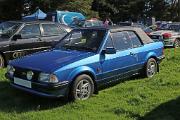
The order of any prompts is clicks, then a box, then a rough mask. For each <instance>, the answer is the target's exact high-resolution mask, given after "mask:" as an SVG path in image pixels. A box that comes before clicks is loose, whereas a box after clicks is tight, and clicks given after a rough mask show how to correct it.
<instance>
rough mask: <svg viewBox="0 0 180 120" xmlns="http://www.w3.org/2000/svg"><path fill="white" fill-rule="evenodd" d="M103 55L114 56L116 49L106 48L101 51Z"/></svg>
mask: <svg viewBox="0 0 180 120" xmlns="http://www.w3.org/2000/svg"><path fill="white" fill-rule="evenodd" d="M103 53H104V54H116V49H115V48H114V47H107V48H106V49H105V50H103Z"/></svg>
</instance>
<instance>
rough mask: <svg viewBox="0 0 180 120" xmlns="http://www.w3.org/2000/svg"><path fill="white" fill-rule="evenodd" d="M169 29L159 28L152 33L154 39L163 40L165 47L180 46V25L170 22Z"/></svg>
mask: <svg viewBox="0 0 180 120" xmlns="http://www.w3.org/2000/svg"><path fill="white" fill-rule="evenodd" d="M168 26H169V27H168V28H167V30H159V31H155V32H151V33H150V37H151V38H152V39H153V40H154V41H162V42H163V43H164V46H165V47H174V48H178V47H180V25H178V24H169V25H168Z"/></svg>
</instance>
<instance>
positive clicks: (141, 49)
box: [6, 27, 164, 100]
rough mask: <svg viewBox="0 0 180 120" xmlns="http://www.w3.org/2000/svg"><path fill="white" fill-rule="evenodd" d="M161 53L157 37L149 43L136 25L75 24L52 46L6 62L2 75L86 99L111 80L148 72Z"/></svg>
mask: <svg viewBox="0 0 180 120" xmlns="http://www.w3.org/2000/svg"><path fill="white" fill-rule="evenodd" d="M163 58H164V55H163V44H162V42H156V43H155V42H153V41H152V40H151V39H150V38H149V37H148V36H147V35H146V34H145V33H144V31H142V30H141V29H140V28H133V27H108V28H99V27H98V28H94V27H93V28H80V29H74V30H72V31H71V32H70V33H69V34H67V35H66V36H65V37H64V38H63V39H61V40H60V42H59V43H58V44H57V45H56V47H55V48H54V49H52V50H49V51H44V52H40V53H35V54H33V55H29V56H25V57H23V58H21V59H16V60H13V61H10V62H9V65H8V69H7V73H6V77H7V78H8V79H9V80H10V83H11V85H12V86H13V87H15V88H18V89H21V90H23V91H27V92H30V93H33V94H37V95H41V96H46V97H62V96H70V97H71V98H72V99H75V100H86V99H88V98H89V97H90V96H91V95H92V94H93V93H97V91H98V88H99V87H100V86H102V85H105V84H107V83H110V82H113V81H116V80H117V79H123V78H126V77H129V76H132V75H136V74H139V73H141V74H142V75H145V76H147V77H153V76H154V75H155V74H156V72H158V70H159V63H160V61H161V60H162V59H163Z"/></svg>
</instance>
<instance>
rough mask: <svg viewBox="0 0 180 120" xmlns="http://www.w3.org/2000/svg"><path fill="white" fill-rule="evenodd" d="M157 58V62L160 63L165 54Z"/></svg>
mask: <svg viewBox="0 0 180 120" xmlns="http://www.w3.org/2000/svg"><path fill="white" fill-rule="evenodd" d="M157 59H158V63H160V62H161V61H162V60H163V59H165V55H162V56H159V57H158V58H157Z"/></svg>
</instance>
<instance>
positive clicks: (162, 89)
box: [0, 49, 180, 120]
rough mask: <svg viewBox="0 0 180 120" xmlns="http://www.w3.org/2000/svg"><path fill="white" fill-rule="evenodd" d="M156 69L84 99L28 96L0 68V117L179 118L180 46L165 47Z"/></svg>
mask: <svg viewBox="0 0 180 120" xmlns="http://www.w3.org/2000/svg"><path fill="white" fill-rule="evenodd" d="M165 54H166V59H165V60H164V61H163V62H162V63H161V65H160V73H158V74H157V75H156V76H155V77H153V78H150V79H148V78H144V79H143V78H140V79H129V80H128V81H125V82H121V83H119V84H116V85H114V86H111V87H109V88H106V89H104V90H101V91H100V92H99V94H98V95H94V96H93V97H91V98H90V99H89V100H86V101H76V102H73V103H67V102H65V101H62V100H60V99H47V98H41V97H38V96H32V95H30V94H27V93H26V92H22V91H19V90H16V89H14V88H12V87H11V86H10V85H9V82H8V80H6V79H5V77H4V73H5V70H1V71H0V78H1V79H0V120H66V119H67V120H76V119H77V120H99V119H105V120H116V119H117V120H144V119H145V120H178V119H180V118H179V117H180V49H176V53H175V54H174V51H173V49H166V51H165Z"/></svg>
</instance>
